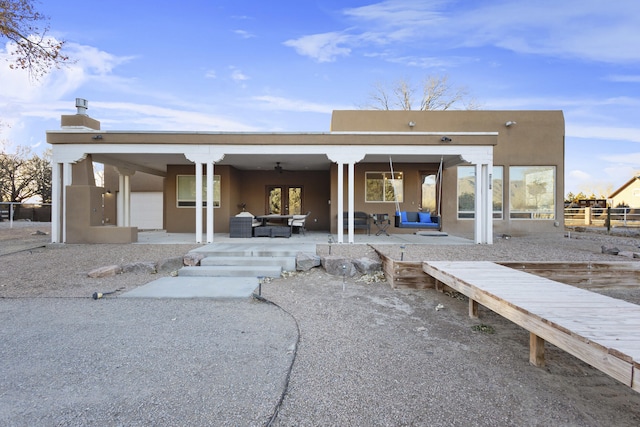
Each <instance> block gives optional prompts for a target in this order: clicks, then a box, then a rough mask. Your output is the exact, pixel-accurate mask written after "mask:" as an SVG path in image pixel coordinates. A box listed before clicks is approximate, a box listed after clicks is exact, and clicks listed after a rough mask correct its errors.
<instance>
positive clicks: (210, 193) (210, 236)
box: [207, 161, 214, 243]
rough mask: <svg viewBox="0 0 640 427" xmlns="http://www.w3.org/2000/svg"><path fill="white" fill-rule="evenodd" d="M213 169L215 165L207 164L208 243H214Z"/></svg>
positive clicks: (209, 162)
mask: <svg viewBox="0 0 640 427" xmlns="http://www.w3.org/2000/svg"><path fill="white" fill-rule="evenodd" d="M213 168H214V163H213V162H211V161H208V162H207V243H213V209H214V206H213Z"/></svg>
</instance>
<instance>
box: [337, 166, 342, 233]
mask: <svg viewBox="0 0 640 427" xmlns="http://www.w3.org/2000/svg"><path fill="white" fill-rule="evenodd" d="M343 212H344V163H340V162H339V163H338V224H337V226H338V230H337V231H338V233H337V234H338V243H344V227H343V225H342V222H343V220H344V219H343Z"/></svg>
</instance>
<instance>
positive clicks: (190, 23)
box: [0, 0, 640, 195]
mask: <svg viewBox="0 0 640 427" xmlns="http://www.w3.org/2000/svg"><path fill="white" fill-rule="evenodd" d="M40 10H41V11H42V12H44V13H45V14H47V15H49V17H50V27H51V35H53V36H55V37H58V38H63V39H65V40H67V45H66V49H67V53H68V54H69V55H71V56H72V57H73V58H74V59H76V62H75V63H74V64H71V65H70V66H68V67H66V68H63V69H60V70H55V71H53V72H52V73H51V74H49V75H48V76H47V77H46V78H44V79H42V80H40V81H38V82H32V81H30V80H29V78H28V76H27V75H25V74H24V73H22V72H20V71H15V70H14V71H10V70H8V67H7V66H1V67H0V121H1V122H2V123H3V126H2V128H0V140H2V141H3V144H4V146H5V149H6V150H8V151H10V150H11V149H12V147H15V146H16V145H29V146H32V147H33V148H34V150H35V151H40V150H42V149H44V148H45V147H46V143H45V131H46V130H50V129H58V128H59V123H60V122H59V120H60V115H61V114H73V113H74V112H75V102H74V100H75V98H76V97H81V98H85V99H88V100H89V111H88V113H89V115H91V116H92V117H94V118H96V119H98V120H100V121H101V123H102V128H103V129H106V130H109V129H118V130H137V129H142V130H143V129H148V130H201V131H328V130H329V125H330V117H331V111H332V110H334V109H357V108H360V107H362V106H363V105H366V104H367V102H368V101H369V94H370V93H371V92H372V88H373V85H374V84H375V83H377V82H382V83H391V82H393V81H396V80H398V79H399V78H404V79H407V80H409V81H411V82H413V83H414V84H415V85H418V86H419V83H420V82H421V81H422V80H423V79H424V78H425V77H426V76H428V75H438V76H444V75H447V76H449V80H450V82H451V83H453V84H454V85H456V86H466V87H468V89H469V90H470V92H471V94H472V95H473V96H474V97H475V99H476V100H477V102H478V103H479V104H480V105H481V107H482V108H483V109H497V110H499V109H550V110H558V109H561V110H563V111H564V115H565V120H566V163H565V165H566V173H565V187H566V192H569V191H572V192H574V193H577V192H580V191H584V192H585V193H588V194H590V193H591V192H594V193H596V194H597V195H600V194H604V195H607V194H609V193H610V192H611V191H612V190H615V189H616V188H618V187H619V186H620V185H622V184H623V183H625V182H626V181H627V180H629V179H630V178H631V177H632V176H633V175H634V174H635V173H636V172H638V171H640V120H639V118H640V47H639V45H640V2H638V1H637V0H619V1H617V2H611V1H604V0H563V1H557V0H537V1H535V2H521V1H516V0H513V1H500V0H494V1H491V0H476V1H473V2H470V1H466V0H460V1H453V0H424V1H421V0H387V1H375V0H368V1H364V0H317V1H300V0H271V1H265V0H218V1H205V0H182V1H181V2H175V1H162V0H155V1H147V0H136V1H131V0H127V1H121V0H110V1H96V0H56V1H52V0H49V1H47V0H43V2H42V3H41V4H40ZM8 48H9V47H8V46H6V45H1V46H0V57H6V56H7V49H8ZM0 59H2V58H0Z"/></svg>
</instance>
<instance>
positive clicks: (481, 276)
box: [423, 261, 640, 392]
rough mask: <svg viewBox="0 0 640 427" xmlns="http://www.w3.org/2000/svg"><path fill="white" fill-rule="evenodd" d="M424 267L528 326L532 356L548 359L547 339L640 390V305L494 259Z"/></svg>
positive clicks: (472, 305)
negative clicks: (513, 266) (547, 277)
mask: <svg viewBox="0 0 640 427" xmlns="http://www.w3.org/2000/svg"><path fill="white" fill-rule="evenodd" d="M423 270H424V272H425V273H427V274H428V275H430V276H432V277H433V278H434V279H435V280H436V281H438V282H441V283H443V284H445V285H447V286H449V287H451V288H453V289H455V290H457V291H458V292H460V293H462V294H464V295H466V296H467V297H469V315H470V316H473V317H477V314H478V304H482V305H483V306H485V307H487V308H489V309H490V310H492V311H494V312H496V313H498V314H500V315H501V316H503V317H505V318H507V319H509V320H511V321H512V322H514V323H516V324H517V325H519V326H521V327H523V328H524V329H526V330H528V331H529V332H530V352H529V361H530V362H531V363H532V364H533V365H536V366H543V365H544V342H545V341H549V342H550V343H552V344H554V345H555V346H557V347H559V348H561V349H563V350H564V351H566V352H568V353H570V354H572V355H574V356H575V357H577V358H579V359H581V360H583V361H584V362H586V363H588V364H590V365H591V366H593V367H595V368H597V369H599V370H600V371H602V372H604V373H606V374H607V375H609V376H611V377H613V378H615V379H616V380H618V381H620V382H622V383H623V384H626V385H628V386H629V387H631V388H632V389H634V390H635V391H637V392H640V306H638V305H636V304H631V303H628V302H625V301H621V300H618V299H615V298H610V297H607V296H604V295H600V294H596V293H593V292H590V291H587V290H584V289H579V288H576V287H573V286H570V285H565V284H563V283H559V282H555V281H553V280H549V279H546V278H543V277H538V276H535V275H532V274H529V273H525V272H522V271H517V270H514V269H512V268H509V267H505V266H501V265H498V264H495V263H492V262H487V261H480V262H464V261H458V262H453V261H452V262H449V261H425V262H424V263H423Z"/></svg>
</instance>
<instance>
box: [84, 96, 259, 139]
mask: <svg viewBox="0 0 640 427" xmlns="http://www.w3.org/2000/svg"><path fill="white" fill-rule="evenodd" d="M95 107H96V108H98V109H100V117H96V118H97V119H98V120H100V121H101V122H102V123H104V124H107V125H112V126H115V127H116V128H117V129H122V127H123V126H124V125H129V126H130V125H131V124H132V123H134V124H135V126H136V127H137V129H146V130H154V131H155V130H164V131H172V130H175V131H193V130H201V131H245V132H249V131H256V130H257V129H256V128H255V127H253V126H249V125H247V124H245V123H241V122H239V121H236V120H233V119H228V118H225V117H223V116H220V115H216V114H212V113H206V112H202V111H197V110H194V109H193V107H203V106H197V105H196V106H192V109H182V108H171V107H160V106H156V105H149V104H137V103H131V102H96V103H95ZM103 128H104V126H103ZM132 130H133V129H132Z"/></svg>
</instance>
